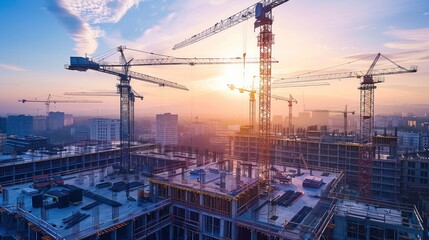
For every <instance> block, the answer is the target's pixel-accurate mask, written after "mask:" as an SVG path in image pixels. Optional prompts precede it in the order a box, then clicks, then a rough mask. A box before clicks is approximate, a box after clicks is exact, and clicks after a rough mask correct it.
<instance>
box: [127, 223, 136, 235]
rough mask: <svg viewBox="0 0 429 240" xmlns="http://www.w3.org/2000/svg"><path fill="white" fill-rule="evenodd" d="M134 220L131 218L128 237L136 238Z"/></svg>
mask: <svg viewBox="0 0 429 240" xmlns="http://www.w3.org/2000/svg"><path fill="white" fill-rule="evenodd" d="M134 238H135V237H134V222H133V221H132V220H131V221H130V222H129V224H128V225H127V239H134Z"/></svg>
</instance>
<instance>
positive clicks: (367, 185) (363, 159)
mask: <svg viewBox="0 0 429 240" xmlns="http://www.w3.org/2000/svg"><path fill="white" fill-rule="evenodd" d="M381 56H383V58H385V59H386V60H388V61H389V62H390V63H392V64H393V65H395V67H393V68H386V69H375V66H376V64H377V62H378V60H379V59H380V57H381ZM415 72H417V66H411V67H410V68H409V69H407V68H404V67H402V66H400V65H398V64H397V63H395V62H393V61H392V60H390V59H389V58H387V57H386V56H384V55H382V54H381V53H378V54H377V55H376V57H375V58H374V60H373V62H372V64H371V66H370V67H369V68H368V70H367V71H366V72H363V71H352V72H342V73H330V74H322V75H314V76H311V75H308V76H302V77H295V78H283V79H281V80H278V81H277V83H281V82H288V83H291V82H294V81H300V82H303V81H306V82H313V81H323V80H332V79H342V78H359V79H362V81H361V82H360V87H359V90H360V117H359V120H360V142H361V143H362V147H361V150H360V161H359V168H360V172H361V174H360V175H359V192H360V195H361V196H363V197H371V177H372V160H373V151H372V148H373V147H372V134H373V127H374V90H375V88H376V86H375V84H378V83H382V82H384V79H383V78H377V76H384V75H392V74H400V73H415Z"/></svg>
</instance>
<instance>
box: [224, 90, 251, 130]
mask: <svg viewBox="0 0 429 240" xmlns="http://www.w3.org/2000/svg"><path fill="white" fill-rule="evenodd" d="M228 87H229V88H230V89H231V90H235V89H237V90H238V91H239V92H240V93H244V92H248V93H249V125H250V129H251V130H252V132H253V131H255V123H256V98H255V94H256V90H255V89H253V86H252V88H251V89H246V88H236V87H235V86H234V84H228Z"/></svg>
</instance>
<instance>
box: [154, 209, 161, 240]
mask: <svg viewBox="0 0 429 240" xmlns="http://www.w3.org/2000/svg"><path fill="white" fill-rule="evenodd" d="M158 219H159V210H157V211H156V212H155V221H156V220H158ZM155 237H156V239H157V240H159V239H161V238H160V237H159V230H158V231H156V232H155Z"/></svg>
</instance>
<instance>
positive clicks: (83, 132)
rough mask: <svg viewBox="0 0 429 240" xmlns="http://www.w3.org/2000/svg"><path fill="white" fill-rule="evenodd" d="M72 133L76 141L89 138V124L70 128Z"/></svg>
mask: <svg viewBox="0 0 429 240" xmlns="http://www.w3.org/2000/svg"><path fill="white" fill-rule="evenodd" d="M70 132H71V135H72V136H73V137H74V140H75V141H83V140H88V139H90V138H89V126H74V127H72V128H71V130H70Z"/></svg>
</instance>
